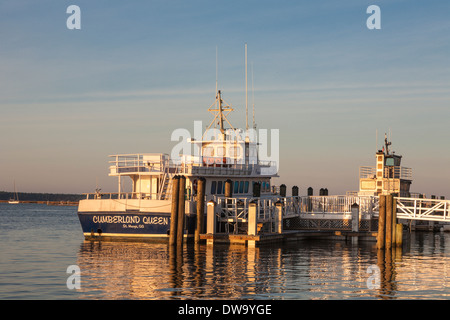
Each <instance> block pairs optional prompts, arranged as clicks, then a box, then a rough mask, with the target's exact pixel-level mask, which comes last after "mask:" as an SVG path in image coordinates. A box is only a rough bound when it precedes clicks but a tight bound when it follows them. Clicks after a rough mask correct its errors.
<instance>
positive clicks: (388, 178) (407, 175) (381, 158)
mask: <svg viewBox="0 0 450 320" xmlns="http://www.w3.org/2000/svg"><path fill="white" fill-rule="evenodd" d="M391 144H392V142H390V141H389V142H388V140H387V136H386V135H385V145H384V147H383V148H382V149H381V150H378V152H377V153H376V155H375V156H376V166H375V167H367V166H363V167H360V169H359V195H361V196H364V195H368V196H379V195H380V194H391V193H395V194H398V195H399V196H400V197H410V196H411V194H410V186H411V183H412V169H411V168H405V167H402V166H401V161H402V156H400V155H396V154H395V153H394V152H392V153H391V152H390V150H389V146H390V145H391Z"/></svg>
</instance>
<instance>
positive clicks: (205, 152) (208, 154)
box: [203, 147, 214, 157]
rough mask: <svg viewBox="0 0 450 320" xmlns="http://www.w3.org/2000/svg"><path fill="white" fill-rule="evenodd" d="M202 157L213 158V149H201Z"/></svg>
mask: <svg viewBox="0 0 450 320" xmlns="http://www.w3.org/2000/svg"><path fill="white" fill-rule="evenodd" d="M203 156H204V157H213V156H214V148H213V147H203Z"/></svg>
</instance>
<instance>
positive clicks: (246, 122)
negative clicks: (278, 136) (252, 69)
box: [245, 42, 248, 131]
mask: <svg viewBox="0 0 450 320" xmlns="http://www.w3.org/2000/svg"><path fill="white" fill-rule="evenodd" d="M247 83H248V82H247V42H246V43H245V129H246V130H247V131H248V88H247Z"/></svg>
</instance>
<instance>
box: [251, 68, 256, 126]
mask: <svg viewBox="0 0 450 320" xmlns="http://www.w3.org/2000/svg"><path fill="white" fill-rule="evenodd" d="M252 109H253V129H255V130H256V123H255V88H254V86H253V61H252Z"/></svg>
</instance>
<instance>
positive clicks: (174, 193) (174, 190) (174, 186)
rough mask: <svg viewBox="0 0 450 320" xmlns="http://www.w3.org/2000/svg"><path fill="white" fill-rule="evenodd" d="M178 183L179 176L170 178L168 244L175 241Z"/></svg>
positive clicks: (173, 243) (172, 243)
mask: <svg viewBox="0 0 450 320" xmlns="http://www.w3.org/2000/svg"><path fill="white" fill-rule="evenodd" d="M178 185H179V177H178V176H175V177H173V178H172V210H171V214H170V231H169V244H170V245H172V246H173V245H175V244H176V242H177V228H178V222H177V221H178V188H179V187H178Z"/></svg>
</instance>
